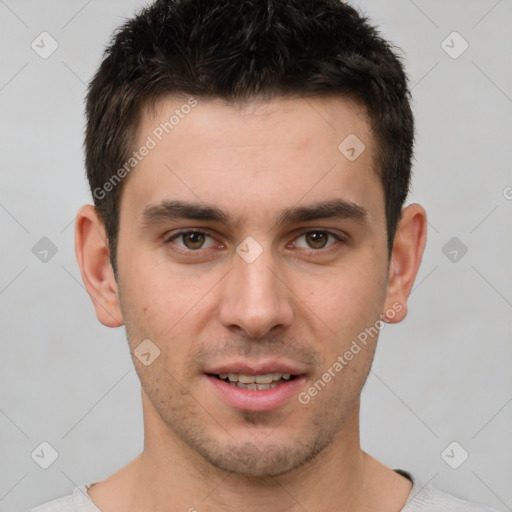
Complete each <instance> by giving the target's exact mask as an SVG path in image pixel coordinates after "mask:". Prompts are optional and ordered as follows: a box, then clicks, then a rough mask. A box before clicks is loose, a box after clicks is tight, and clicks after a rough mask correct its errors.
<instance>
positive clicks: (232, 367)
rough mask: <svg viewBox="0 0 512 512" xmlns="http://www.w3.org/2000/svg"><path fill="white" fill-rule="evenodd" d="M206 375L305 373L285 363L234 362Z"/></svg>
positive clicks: (222, 365) (209, 370)
mask: <svg viewBox="0 0 512 512" xmlns="http://www.w3.org/2000/svg"><path fill="white" fill-rule="evenodd" d="M204 373H208V374H210V375H219V374H221V373H241V374H243V375H266V374H268V373H289V374H291V375H302V374H304V373H305V371H304V370H303V369H301V368H299V367H298V366H296V365H293V364H291V363H287V362H284V361H261V362H256V361H254V362H248V361H233V362H231V363H223V364H219V365H216V366H212V367H211V368H209V369H207V370H206V371H205V372H204Z"/></svg>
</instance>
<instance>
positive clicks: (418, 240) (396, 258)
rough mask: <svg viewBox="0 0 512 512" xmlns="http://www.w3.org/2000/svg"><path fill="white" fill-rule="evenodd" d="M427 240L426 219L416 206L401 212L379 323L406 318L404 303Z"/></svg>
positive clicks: (417, 205) (422, 211)
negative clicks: (383, 308)
mask: <svg viewBox="0 0 512 512" xmlns="http://www.w3.org/2000/svg"><path fill="white" fill-rule="evenodd" d="M426 239H427V215H426V213H425V210H424V209H423V207H422V206H420V205H419V204H411V205H409V206H407V207H406V208H404V209H403V211H402V218H401V219H400V222H399V224H398V228H397V231H396V235H395V240H394V243H393V251H392V254H391V260H390V264H389V279H388V288H387V296H386V302H385V310H384V312H383V313H382V316H383V320H384V321H386V322H388V323H397V322H400V321H402V320H403V319H404V318H405V317H406V315H407V299H408V298H409V295H410V293H411V290H412V287H413V285H414V280H415V279H416V275H417V273H418V270H419V268H420V264H421V259H422V257H423V251H424V249H425V243H426Z"/></svg>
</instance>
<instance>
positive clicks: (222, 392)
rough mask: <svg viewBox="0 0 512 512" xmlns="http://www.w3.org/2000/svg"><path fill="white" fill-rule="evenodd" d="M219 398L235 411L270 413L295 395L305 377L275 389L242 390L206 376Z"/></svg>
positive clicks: (297, 378)
mask: <svg viewBox="0 0 512 512" xmlns="http://www.w3.org/2000/svg"><path fill="white" fill-rule="evenodd" d="M206 377H207V379H208V381H209V382H210V383H211V384H212V386H213V387H214V389H215V391H216V392H217V394H218V395H219V396H220V398H221V399H222V400H223V401H224V402H225V403H227V404H228V405H230V406H231V407H233V408H235V409H240V410H242V411H251V412H259V411H271V410H273V409H277V408H278V407H280V406H281V405H283V404H284V403H286V402H287V401H288V400H289V399H290V398H292V397H293V396H295V395H297V393H298V392H299V389H300V388H301V387H302V385H303V383H304V381H305V377H304V376H303V375H301V376H299V377H295V378H294V379H292V380H289V381H287V382H284V383H282V384H279V385H278V386H276V387H275V388H270V389H262V390H261V391H258V390H257V389H242V388H238V387H235V386H232V385H231V384H228V383H227V382H224V381H223V380H220V379H217V377H213V376H211V375H206Z"/></svg>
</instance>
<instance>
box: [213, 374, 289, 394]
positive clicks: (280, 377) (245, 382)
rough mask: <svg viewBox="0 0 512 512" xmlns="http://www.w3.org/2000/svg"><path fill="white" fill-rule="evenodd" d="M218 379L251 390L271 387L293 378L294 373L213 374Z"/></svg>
mask: <svg viewBox="0 0 512 512" xmlns="http://www.w3.org/2000/svg"><path fill="white" fill-rule="evenodd" d="M214 377H217V378H218V379H219V380H222V381H224V382H227V383H228V384H230V385H231V386H234V387H237V388H241V389H250V390H253V391H263V390H265V389H272V388H275V387H277V386H279V385H281V384H284V383H285V382H287V381H290V380H293V379H294V378H295V375H291V374H290V373H278V372H274V373H266V374H263V375H245V374H243V373H221V374H219V375H214Z"/></svg>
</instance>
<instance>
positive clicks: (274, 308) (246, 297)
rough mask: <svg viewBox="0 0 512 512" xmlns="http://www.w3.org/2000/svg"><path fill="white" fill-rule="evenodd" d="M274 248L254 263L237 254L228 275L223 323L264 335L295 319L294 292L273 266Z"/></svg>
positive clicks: (222, 314)
mask: <svg viewBox="0 0 512 512" xmlns="http://www.w3.org/2000/svg"><path fill="white" fill-rule="evenodd" d="M272 260H273V257H272V254H271V251H263V253H262V254H261V255H260V256H259V257H258V258H257V259H256V260H255V261H253V262H252V263H247V262H246V261H244V259H242V258H241V257H240V256H239V255H238V254H235V255H234V260H233V268H232V269H231V271H230V272H229V273H228V275H227V276H226V280H225V282H224V288H223V294H222V299H221V304H220V309H219V315H220V320H221V322H222V324H223V325H224V326H225V327H226V328H228V329H230V330H233V329H236V328H238V329H242V330H243V331H245V333H246V334H247V335H248V336H250V337H251V338H261V337H263V336H265V335H266V334H267V333H268V332H269V331H270V330H272V329H276V328H277V327H288V326H290V325H291V323H292V321H293V307H292V296H293V294H292V292H291V291H290V289H289V288H288V286H289V285H287V283H286V282H285V279H284V278H283V277H282V276H280V275H279V273H278V271H277V270H276V269H275V266H274V265H273V261H272Z"/></svg>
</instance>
